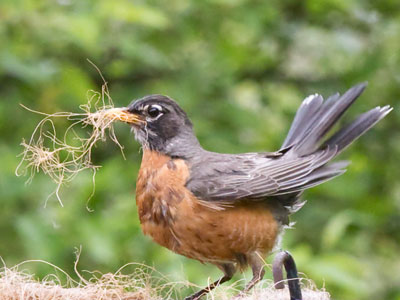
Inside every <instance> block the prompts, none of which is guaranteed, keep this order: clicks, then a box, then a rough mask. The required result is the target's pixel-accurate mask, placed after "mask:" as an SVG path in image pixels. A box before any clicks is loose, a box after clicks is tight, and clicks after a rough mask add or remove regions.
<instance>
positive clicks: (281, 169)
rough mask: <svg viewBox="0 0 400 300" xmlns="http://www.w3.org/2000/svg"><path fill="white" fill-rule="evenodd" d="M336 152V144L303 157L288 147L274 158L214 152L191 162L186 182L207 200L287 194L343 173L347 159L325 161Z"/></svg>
mask: <svg viewBox="0 0 400 300" xmlns="http://www.w3.org/2000/svg"><path fill="white" fill-rule="evenodd" d="M335 154H336V147H333V148H330V147H327V148H326V149H325V150H321V151H318V152H316V153H314V154H311V155H308V156H303V157H299V156H297V155H296V153H295V152H293V151H290V150H289V151H288V152H287V153H285V154H284V155H281V156H277V157H275V158H274V157H269V156H266V155H263V154H261V153H260V154H256V153H247V154H241V155H221V154H216V153H215V154H213V155H212V157H210V156H211V155H210V156H208V157H206V158H205V159H204V161H203V162H198V163H197V164H195V165H193V166H192V172H191V174H192V176H191V178H190V179H189V181H188V182H187V185H186V186H187V187H188V189H189V190H191V191H192V192H193V193H194V194H195V195H196V196H197V197H199V198H201V199H203V200H209V201H227V202H230V201H235V200H240V199H254V200H256V199H264V198H266V197H268V196H278V195H284V194H290V193H294V192H299V191H301V190H304V189H306V188H309V187H312V186H314V185H317V184H320V183H322V182H324V181H327V180H329V179H331V178H333V177H335V176H338V175H340V174H342V173H343V172H344V171H345V170H343V168H344V167H345V166H346V165H347V163H346V162H338V163H334V164H331V165H328V166H326V165H325V164H326V163H327V162H328V161H329V160H330V159H332V158H333V157H334V156H335ZM324 165H325V166H324Z"/></svg>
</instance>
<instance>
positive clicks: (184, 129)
mask: <svg viewBox="0 0 400 300" xmlns="http://www.w3.org/2000/svg"><path fill="white" fill-rule="evenodd" d="M127 113H128V114H131V116H132V118H131V120H130V121H128V123H129V124H131V126H132V129H133V131H134V133H135V137H136V139H137V140H138V141H139V142H140V143H141V144H142V146H143V147H144V148H145V149H150V150H155V151H158V152H161V153H164V154H168V155H170V156H184V155H183V153H185V152H186V153H189V152H190V150H191V149H192V150H193V149H195V148H197V147H199V143H198V141H197V139H196V137H195V135H194V133H193V125H192V122H191V121H190V120H189V118H188V117H187V115H186V113H185V112H184V110H183V109H182V108H180V107H179V105H178V104H177V103H176V102H175V101H174V100H172V99H171V98H169V97H167V96H163V95H149V96H146V97H143V98H141V99H138V100H135V101H132V103H131V104H130V105H129V106H128V107H127Z"/></svg>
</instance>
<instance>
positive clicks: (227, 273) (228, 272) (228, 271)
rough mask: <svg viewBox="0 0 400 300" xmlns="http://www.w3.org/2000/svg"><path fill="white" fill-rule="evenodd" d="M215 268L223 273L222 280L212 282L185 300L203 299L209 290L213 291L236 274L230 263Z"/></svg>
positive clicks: (233, 266)
mask: <svg viewBox="0 0 400 300" xmlns="http://www.w3.org/2000/svg"><path fill="white" fill-rule="evenodd" d="M217 267H218V268H220V269H221V270H222V271H223V272H224V276H223V277H222V278H220V279H218V280H216V281H214V282H213V283H211V284H210V285H208V286H207V287H205V288H204V289H202V290H200V291H198V292H197V293H194V294H193V295H190V296H188V297H186V298H185V300H198V299H200V298H201V297H203V296H204V295H205V294H207V293H209V292H210V291H211V290H213V289H214V288H215V287H217V286H218V285H220V284H221V283H224V282H226V281H228V280H231V279H232V277H233V275H234V274H235V272H236V267H235V265H234V264H231V263H226V264H220V265H217Z"/></svg>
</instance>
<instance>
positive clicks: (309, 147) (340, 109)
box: [295, 83, 366, 155]
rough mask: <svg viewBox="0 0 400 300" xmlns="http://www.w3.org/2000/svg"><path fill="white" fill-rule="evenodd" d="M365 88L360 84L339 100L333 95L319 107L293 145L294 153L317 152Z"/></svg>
mask: <svg viewBox="0 0 400 300" xmlns="http://www.w3.org/2000/svg"><path fill="white" fill-rule="evenodd" d="M365 87H366V83H360V84H358V85H356V86H354V87H352V88H351V89H349V90H348V91H347V92H346V93H344V94H343V96H341V97H340V98H339V97H338V96H337V95H335V96H334V97H333V98H330V99H328V100H327V101H326V102H325V103H324V104H323V105H322V106H321V108H320V110H319V112H318V113H317V114H316V116H315V118H314V119H313V122H312V124H310V128H309V129H308V130H307V132H306V133H305V135H304V136H303V137H302V140H301V141H299V143H297V144H296V145H295V149H296V153H298V154H299V155H307V154H310V153H312V152H314V151H315V150H317V149H318V148H319V146H320V141H321V139H322V138H323V137H324V135H325V134H326V133H327V132H328V131H329V130H330V129H331V128H332V127H333V126H334V125H335V124H336V122H337V121H338V120H339V119H340V117H341V116H342V115H343V113H344V112H345V111H346V110H347V109H348V108H349V107H350V106H351V104H353V102H354V101H355V100H356V99H357V98H358V96H359V95H360V94H361V93H362V92H363V91H364V89H365Z"/></svg>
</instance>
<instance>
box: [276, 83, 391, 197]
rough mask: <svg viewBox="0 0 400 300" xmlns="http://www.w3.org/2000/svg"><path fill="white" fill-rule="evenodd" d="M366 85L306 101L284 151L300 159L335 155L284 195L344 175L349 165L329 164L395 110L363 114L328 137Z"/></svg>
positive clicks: (381, 109)
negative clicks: (324, 97)
mask: <svg viewBox="0 0 400 300" xmlns="http://www.w3.org/2000/svg"><path fill="white" fill-rule="evenodd" d="M366 85H367V84H366V83H360V84H358V85H356V86H354V87H352V88H351V89H349V90H348V91H347V92H346V93H344V94H343V95H342V96H340V95H339V94H334V95H332V96H331V97H329V98H328V99H327V100H326V101H324V100H323V98H322V96H320V95H318V94H315V95H311V96H309V97H307V98H306V99H304V101H303V103H302V104H301V106H300V107H299V109H298V110H297V113H296V116H295V118H294V120H293V123H292V126H291V128H290V130H289V133H288V135H287V137H286V139H285V141H284V143H283V145H282V147H281V149H282V150H281V151H288V150H289V149H290V150H289V151H290V152H292V153H293V154H295V155H297V156H308V155H313V154H315V153H317V152H319V151H327V152H330V153H331V155H330V156H329V159H327V160H326V161H324V162H323V164H322V165H319V166H318V167H316V168H315V169H314V170H313V171H312V172H310V173H309V174H308V175H307V176H305V177H303V178H302V180H303V181H302V182H301V183H299V184H298V185H297V186H296V188H291V189H289V190H286V191H284V193H292V192H299V191H301V190H304V189H307V188H310V187H312V186H315V185H318V184H321V183H323V182H325V181H328V180H330V179H332V178H334V177H336V176H338V175H341V174H342V173H344V172H345V167H346V166H347V164H348V163H347V162H343V161H342V162H335V163H330V164H329V161H330V160H332V159H333V158H334V157H336V156H337V155H338V154H339V153H340V152H341V151H343V149H345V148H346V147H347V146H349V145H350V144H351V143H352V142H354V141H355V140H356V139H357V138H359V137H360V136H361V135H363V134H364V133H365V132H366V131H368V130H369V129H370V128H371V127H372V126H374V125H375V124H376V123H378V122H379V121H380V120H381V119H383V118H384V117H385V116H386V115H387V114H388V113H389V112H390V111H391V110H392V109H393V108H392V107H390V106H389V105H387V106H384V107H379V106H378V107H375V108H373V109H371V110H369V111H367V112H366V113H363V114H361V115H360V116H359V117H358V118H356V119H355V120H354V121H353V122H351V123H350V124H349V125H347V126H344V127H342V128H340V129H339V130H338V131H337V132H336V133H334V134H333V135H332V136H331V137H327V134H328V132H329V131H330V130H331V129H332V128H333V126H335V125H336V124H337V122H338V121H339V119H340V118H341V116H342V115H343V113H344V112H345V111H346V110H347V109H348V108H349V107H350V106H351V105H352V104H353V103H354V101H355V100H356V99H357V98H358V97H359V96H360V95H361V93H362V92H363V91H364V89H365V87H366Z"/></svg>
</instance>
